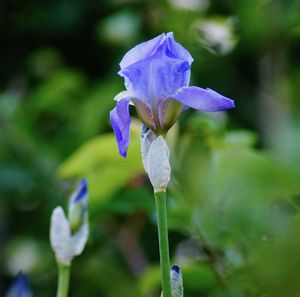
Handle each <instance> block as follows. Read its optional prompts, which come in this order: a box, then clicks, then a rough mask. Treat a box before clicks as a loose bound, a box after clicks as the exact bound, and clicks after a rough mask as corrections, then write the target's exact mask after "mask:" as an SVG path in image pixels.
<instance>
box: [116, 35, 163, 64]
mask: <svg viewBox="0 0 300 297" xmlns="http://www.w3.org/2000/svg"><path fill="white" fill-rule="evenodd" d="M165 39H166V35H165V34H164V33H163V34H161V35H159V36H157V37H155V38H153V39H151V40H149V41H146V42H143V43H141V44H138V45H137V46H135V47H134V48H132V49H131V50H130V51H128V52H127V53H126V55H125V56H124V57H123V59H122V61H121V62H120V67H121V69H124V68H126V67H128V66H130V65H132V64H135V63H136V62H139V61H141V60H144V59H146V58H148V57H151V56H152V55H153V54H154V53H155V52H156V50H157V49H158V48H159V46H160V45H161V43H162V42H163V41H164V40H165Z"/></svg>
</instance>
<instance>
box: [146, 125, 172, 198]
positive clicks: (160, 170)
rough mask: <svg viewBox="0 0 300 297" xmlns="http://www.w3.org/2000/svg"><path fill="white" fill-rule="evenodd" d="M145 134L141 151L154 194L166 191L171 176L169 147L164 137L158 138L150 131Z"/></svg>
mask: <svg viewBox="0 0 300 297" xmlns="http://www.w3.org/2000/svg"><path fill="white" fill-rule="evenodd" d="M143 132H144V131H143ZM143 132H142V137H141V149H142V159H143V164H144V167H145V171H146V172H147V173H148V176H149V179H150V182H151V184H152V186H153V189H154V192H160V191H165V190H166V188H167V186H168V183H169V181H170V175H171V167H170V162H169V156H170V152H169V148H168V145H167V143H166V142H165V140H164V138H163V137H162V136H158V137H157V138H156V136H155V134H154V133H153V131H151V130H150V129H149V130H147V131H146V132H144V133H143Z"/></svg>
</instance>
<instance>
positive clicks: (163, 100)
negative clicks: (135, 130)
mask: <svg viewBox="0 0 300 297" xmlns="http://www.w3.org/2000/svg"><path fill="white" fill-rule="evenodd" d="M192 62H193V58H192V56H191V55H190V53H189V52H188V51H187V50H186V49H185V48H184V47H183V46H182V45H180V44H179V43H177V42H176V41H175V39H174V35H173V33H172V32H170V33H167V34H164V33H163V34H161V35H159V36H157V37H155V38H153V39H151V40H149V41H147V42H143V43H141V44H139V45H137V46H135V47H134V48H133V49H131V50H129V51H128V52H127V53H126V54H125V56H124V57H123V59H122V61H121V62H120V68H121V70H120V71H119V75H120V76H122V77H123V78H124V81H125V87H126V89H127V91H126V92H121V93H120V95H118V96H117V101H118V102H117V105H116V107H115V108H114V109H113V110H112V111H111V113H110V120H111V124H112V127H113V130H114V133H115V136H116V139H117V142H118V146H119V152H120V154H121V155H122V156H123V157H126V154H127V149H128V145H129V141H130V135H129V128H130V115H129V101H131V102H132V103H133V104H134V105H135V107H136V109H137V113H138V116H139V117H140V119H141V120H142V121H143V123H144V124H145V125H146V126H147V127H148V128H149V129H151V130H152V131H153V132H154V133H155V134H156V135H159V134H162V133H165V132H166V131H168V129H169V128H170V127H171V126H172V125H173V124H174V123H175V121H176V119H177V117H178V116H179V114H180V112H181V111H182V110H184V109H185V108H187V107H191V108H194V109H197V110H202V111H222V110H226V109H230V108H233V107H234V102H233V100H231V99H229V98H226V97H224V96H222V95H220V94H219V93H217V92H215V91H213V90H210V89H202V88H199V87H194V86H191V87H189V82H190V75H191V64H192ZM184 107H185V108H184Z"/></svg>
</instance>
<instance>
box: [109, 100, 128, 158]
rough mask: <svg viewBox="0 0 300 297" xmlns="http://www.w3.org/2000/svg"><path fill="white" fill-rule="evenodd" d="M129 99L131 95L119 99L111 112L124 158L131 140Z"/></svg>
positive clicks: (111, 120)
mask: <svg viewBox="0 0 300 297" xmlns="http://www.w3.org/2000/svg"><path fill="white" fill-rule="evenodd" d="M129 101H130V98H129V97H127V98H123V99H121V100H119V101H118V103H117V105H116V107H115V108H114V109H113V110H112V111H111V112H110V122H111V125H112V128H113V130H114V133H115V136H116V139H117V142H118V147H119V153H120V155H121V156H123V157H124V158H125V157H126V155H127V150H128V145H129V141H130V130H129V129H130V122H131V121H130V114H129Z"/></svg>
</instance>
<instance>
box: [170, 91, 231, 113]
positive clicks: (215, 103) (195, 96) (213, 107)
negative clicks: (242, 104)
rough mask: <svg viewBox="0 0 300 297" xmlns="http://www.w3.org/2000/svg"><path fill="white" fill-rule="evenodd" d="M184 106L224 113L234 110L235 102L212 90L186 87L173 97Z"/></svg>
mask: <svg viewBox="0 0 300 297" xmlns="http://www.w3.org/2000/svg"><path fill="white" fill-rule="evenodd" d="M172 98H174V99H175V100H177V101H179V102H181V103H182V104H184V105H186V106H188V107H192V108H194V109H198V110H202V111H222V110H226V109H231V108H234V107H235V106H234V101H233V100H231V99H229V98H226V97H224V96H222V95H221V94H219V93H217V92H215V91H213V90H211V89H202V88H199V87H185V88H182V89H181V90H179V92H177V93H176V94H175V95H173V96H172Z"/></svg>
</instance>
